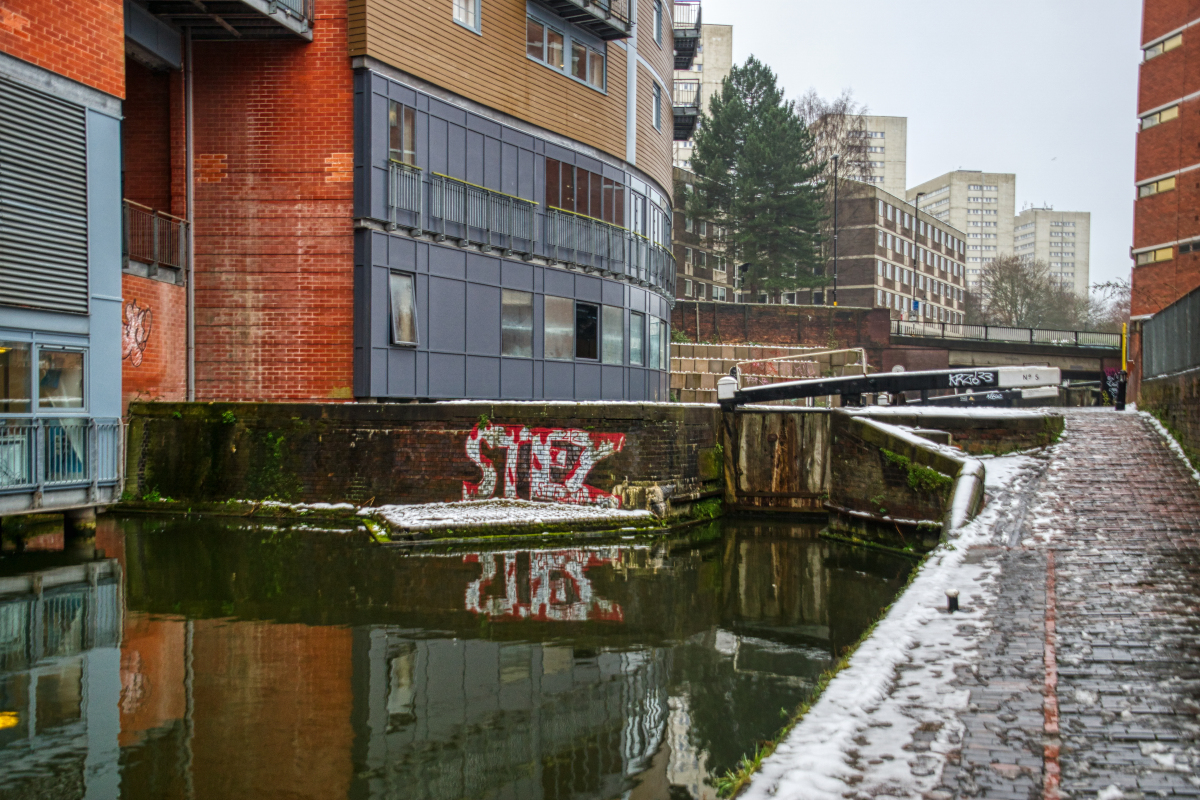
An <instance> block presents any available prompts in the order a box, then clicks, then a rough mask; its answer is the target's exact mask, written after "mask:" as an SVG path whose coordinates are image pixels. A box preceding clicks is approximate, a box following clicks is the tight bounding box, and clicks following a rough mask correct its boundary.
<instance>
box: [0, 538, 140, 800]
mask: <svg viewBox="0 0 1200 800" xmlns="http://www.w3.org/2000/svg"><path fill="white" fill-rule="evenodd" d="M120 581H121V579H120V567H119V566H118V564H117V562H116V561H115V560H112V559H110V560H107V561H94V562H90V563H86V564H78V565H73V566H66V567H57V568H54V569H47V570H43V571H40V572H35V573H28V574H23V575H16V576H9V577H3V578H0V775H3V776H5V783H6V786H11V785H12V784H16V785H18V786H20V787H21V791H22V792H23V793H24V794H28V795H29V796H31V797H37V796H42V795H45V796H56V797H62V796H65V794H64V793H69V794H78V796H80V797H83V796H85V795H86V796H87V797H89V798H92V797H96V798H116V797H117V794H118V791H119V785H120V780H119V776H118V772H117V768H118V767H117V757H118V745H117V734H118V732H119V726H120V723H119V719H118V714H117V703H118V697H119V694H120V690H121V683H120V650H119V649H118V648H119V646H120V642H121V616H122V605H121V588H120Z"/></svg>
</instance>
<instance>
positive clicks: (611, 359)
mask: <svg viewBox="0 0 1200 800" xmlns="http://www.w3.org/2000/svg"><path fill="white" fill-rule="evenodd" d="M603 309H604V310H603V312H602V314H603V317H602V318H601V320H600V322H601V323H602V324H601V326H600V332H601V334H603V336H604V339H603V346H602V347H601V355H602V356H603V357H602V358H601V361H603V362H604V363H605V364H624V363H625V309H623V308H619V307H617V306H604V307H603Z"/></svg>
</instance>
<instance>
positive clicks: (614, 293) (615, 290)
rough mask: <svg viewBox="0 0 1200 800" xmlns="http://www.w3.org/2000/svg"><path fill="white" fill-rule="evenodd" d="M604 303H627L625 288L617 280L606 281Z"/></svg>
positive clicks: (614, 304) (621, 304)
mask: <svg viewBox="0 0 1200 800" xmlns="http://www.w3.org/2000/svg"><path fill="white" fill-rule="evenodd" d="M604 304H605V305H606V306H623V305H625V288H624V287H623V286H622V285H621V284H619V283H617V282H616V281H605V282H604Z"/></svg>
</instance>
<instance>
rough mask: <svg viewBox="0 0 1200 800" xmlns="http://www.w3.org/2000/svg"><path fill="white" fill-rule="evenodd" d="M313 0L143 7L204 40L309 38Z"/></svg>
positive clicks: (219, 0)
mask: <svg viewBox="0 0 1200 800" xmlns="http://www.w3.org/2000/svg"><path fill="white" fill-rule="evenodd" d="M314 3H315V0H149V2H146V3H144V5H145V6H146V8H147V10H149V11H150V13H151V14H154V15H155V16H156V17H158V18H159V19H162V20H164V21H166V22H169V23H170V24H171V25H174V26H175V27H176V28H180V29H182V28H191V31H192V38H193V39H197V40H207V41H227V42H236V41H251V40H262V39H295V38H300V39H304V40H306V41H310V42H311V41H312V38H313V34H312V22H313V6H314Z"/></svg>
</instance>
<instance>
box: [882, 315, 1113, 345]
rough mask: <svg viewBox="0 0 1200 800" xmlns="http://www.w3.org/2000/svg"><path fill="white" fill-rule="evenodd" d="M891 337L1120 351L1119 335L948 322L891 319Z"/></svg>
mask: <svg viewBox="0 0 1200 800" xmlns="http://www.w3.org/2000/svg"><path fill="white" fill-rule="evenodd" d="M892 335H893V336H914V337H918V338H924V339H966V340H972V341H984V342H1006V343H1012V344H1044V345H1057V346H1061V347H1103V348H1110V349H1115V350H1120V349H1121V334H1119V333H1100V332H1098V331H1059V330H1049V329H1044V328H1010V327H1005V326H1002V325H958V324H953V323H949V322H916V321H908V320H899V319H894V320H892Z"/></svg>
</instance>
